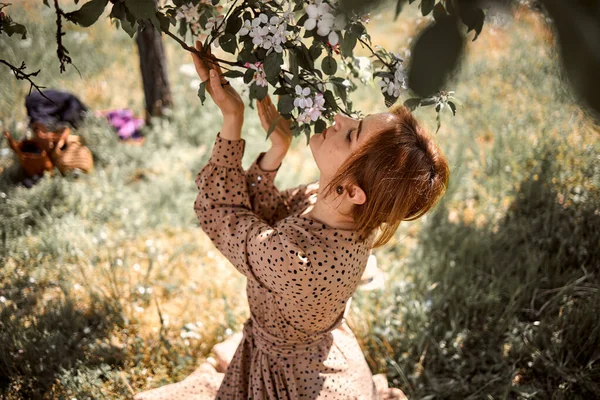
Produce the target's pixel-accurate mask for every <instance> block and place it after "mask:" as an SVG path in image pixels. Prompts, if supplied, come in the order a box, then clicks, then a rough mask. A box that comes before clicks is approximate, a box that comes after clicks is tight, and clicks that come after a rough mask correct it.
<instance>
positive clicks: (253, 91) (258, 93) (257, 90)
mask: <svg viewBox="0 0 600 400" xmlns="http://www.w3.org/2000/svg"><path fill="white" fill-rule="evenodd" d="M267 92H268V91H267V87H266V86H260V85H257V84H256V82H253V83H252V85H250V99H258V100H262V99H264V98H265V96H266V95H267Z"/></svg>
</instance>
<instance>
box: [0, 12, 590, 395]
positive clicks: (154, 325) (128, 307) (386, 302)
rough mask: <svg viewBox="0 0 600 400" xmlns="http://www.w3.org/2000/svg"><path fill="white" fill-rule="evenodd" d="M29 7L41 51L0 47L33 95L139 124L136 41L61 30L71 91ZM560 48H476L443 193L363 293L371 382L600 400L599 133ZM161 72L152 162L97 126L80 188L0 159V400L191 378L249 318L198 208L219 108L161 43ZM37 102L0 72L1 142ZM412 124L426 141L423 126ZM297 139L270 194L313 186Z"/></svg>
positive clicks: (257, 140) (530, 20)
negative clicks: (167, 90) (569, 79)
mask: <svg viewBox="0 0 600 400" xmlns="http://www.w3.org/2000/svg"><path fill="white" fill-rule="evenodd" d="M37 3H38V2H33V1H24V2H22V3H19V4H14V5H13V6H11V8H13V14H12V15H13V17H14V18H15V20H17V21H27V26H28V27H29V28H30V38H31V40H30V42H28V43H29V44H26V45H23V43H21V42H20V41H18V40H15V39H14V38H12V39H6V38H5V39H4V41H3V42H1V43H0V52H1V53H2V54H3V56H4V55H5V54H7V55H8V56H7V57H9V58H8V59H9V60H10V61H11V62H13V63H19V62H20V61H21V60H25V61H26V62H27V64H28V65H29V66H30V68H31V69H34V70H35V69H38V68H42V69H43V70H42V73H40V76H39V79H38V80H39V81H40V83H41V82H43V83H44V84H45V85H47V86H50V87H58V88H62V89H66V90H69V91H71V92H73V93H76V94H77V95H78V96H79V97H80V98H81V99H82V100H83V101H84V102H86V103H87V104H88V105H89V106H90V107H91V108H92V109H94V110H98V109H107V108H116V107H131V108H133V109H134V110H135V111H136V113H137V114H140V115H141V114H142V112H143V98H142V97H141V96H142V93H143V91H142V89H141V83H140V79H139V73H138V72H137V53H136V49H135V44H134V42H133V41H132V40H131V39H129V37H127V36H126V35H125V34H124V33H123V32H118V31H116V30H115V29H114V27H111V26H110V24H109V23H108V22H107V21H106V20H104V19H101V20H100V22H99V23H98V24H97V25H96V26H94V27H93V28H92V29H89V30H85V31H83V30H79V29H78V28H77V27H75V26H73V25H68V27H67V28H68V29H67V31H68V32H69V33H68V34H67V36H66V37H65V40H66V45H67V48H68V49H69V50H70V52H71V56H72V58H73V59H74V60H75V63H76V65H77V67H78V68H79V70H80V71H81V77H80V76H79V74H78V73H77V72H76V71H74V70H72V69H69V71H68V72H67V73H66V74H63V75H61V74H59V73H58V62H57V61H56V60H55V56H54V53H53V51H48V48H52V46H53V44H52V37H53V25H52V21H53V19H52V18H51V15H52V14H51V12H49V10H47V9H45V8H44V7H42V6H41V5H39V4H37ZM417 12H418V10H415V9H414V8H407V10H405V11H403V14H402V17H401V18H400V19H399V20H398V22H396V23H392V22H391V21H388V17H382V16H373V18H372V22H371V23H370V30H371V31H372V37H373V41H374V43H381V44H382V45H384V46H385V47H386V48H388V49H389V50H392V51H400V52H403V51H404V49H405V47H406V45H407V43H408V41H409V38H410V36H411V35H413V32H414V31H415V29H417V28H418V27H420V26H422V25H423V24H425V23H426V22H427V21H426V20H425V19H423V18H419V17H417ZM85 34H87V36H85ZM107 38H110V40H107ZM24 46H25V47H24ZM553 46H554V41H553V35H552V34H551V32H550V31H549V30H548V29H547V27H546V26H545V22H544V21H543V19H541V18H540V17H539V16H537V15H535V14H530V13H529V12H526V11H524V10H519V11H517V12H516V14H515V19H514V21H512V22H509V23H508V24H506V25H502V26H499V25H494V24H488V25H487V26H486V27H485V28H484V32H483V34H482V35H481V37H480V38H479V39H478V40H477V41H475V42H473V43H470V44H469V46H468V49H469V51H468V55H467V57H466V59H465V60H464V62H463V66H462V68H461V70H460V71H459V73H457V75H456V76H455V77H454V78H453V83H452V87H453V89H455V90H456V92H457V96H458V97H459V98H460V99H461V100H462V101H463V106H462V107H461V108H460V109H459V115H458V116H457V117H454V118H452V117H450V116H447V117H445V118H444V119H443V125H442V129H441V130H440V133H439V134H438V135H437V140H438V142H439V143H440V146H441V147H442V148H443V149H444V151H445V152H446V154H447V156H448V158H449V160H450V163H451V167H452V177H451V184H450V188H449V192H448V194H447V196H446V197H445V198H444V201H443V202H442V204H440V206H439V207H438V208H437V209H436V210H435V211H434V212H433V213H432V214H430V215H428V216H427V217H425V218H423V219H421V220H420V221H417V222H414V223H407V224H404V225H402V226H401V227H400V229H399V230H398V232H397V235H396V237H395V238H394V240H393V241H392V242H391V243H390V244H389V245H388V246H385V247H384V248H381V249H377V250H376V255H377V258H378V261H379V265H380V266H381V267H382V269H384V271H385V273H386V276H387V279H386V285H385V288H383V289H381V290H379V291H373V292H364V293H363V292H359V293H357V294H356V296H355V301H354V302H353V306H352V313H351V315H350V318H351V323H352V326H353V327H354V330H355V332H356V333H357V335H358V336H359V339H360V341H361V344H362V345H363V348H364V350H365V355H366V357H367V360H368V362H369V364H370V366H371V368H372V370H373V371H374V372H385V373H387V375H388V378H389V381H390V383H391V384H393V385H394V386H397V387H400V388H402V390H404V391H405V393H407V395H409V397H410V398H412V399H432V398H457V399H464V398H488V399H491V398H494V399H513V398H514V399H516V398H540V399H546V398H556V399H563V398H565V399H566V398H582V399H587V398H594V397H598V396H600V388H599V387H598V384H597V382H599V381H600V366H599V359H598V356H599V355H598V353H597V349H598V348H599V347H600V328H599V325H598V321H597V315H598V312H599V311H600V310H598V304H600V301H599V300H600V293H599V290H600V281H599V277H598V276H599V273H600V271H599V269H598V268H599V266H600V254H599V250H598V246H597V244H598V243H599V242H600V240H599V239H600V229H599V227H600V210H599V208H598V207H599V205H600V193H599V188H600V159H599V158H598V154H600V141H599V138H598V126H597V125H594V123H593V122H592V121H590V120H589V119H588V118H587V117H586V115H585V113H584V112H582V111H581V110H580V109H579V108H578V107H577V106H576V105H575V103H574V101H573V100H572V95H571V94H570V93H569V91H568V89H567V88H566V85H565V84H564V83H563V82H562V81H561V74H560V71H559V68H558V66H557V61H556V57H555V50H554V47H553ZM89 54H94V57H89V56H88V55H89ZM167 56H168V63H169V71H170V78H171V83H172V89H173V94H174V98H175V99H176V107H175V109H174V110H173V113H172V115H171V116H170V118H169V119H168V120H162V121H154V124H153V126H152V127H151V128H147V129H146V131H145V133H146V137H147V140H146V142H145V143H144V145H143V146H141V147H137V146H129V145H124V144H122V143H119V142H118V141H117V139H116V136H115V135H114V134H113V133H112V132H111V131H110V129H109V127H108V126H107V124H106V123H105V122H104V121H102V120H100V119H97V118H94V117H92V116H90V117H89V118H88V120H87V121H86V124H85V127H84V128H82V129H81V130H80V131H79V132H78V134H80V135H81V136H82V137H83V138H84V140H85V142H86V144H87V145H88V146H89V147H90V148H91V150H92V152H93V154H94V158H95V169H94V171H93V172H92V173H91V174H89V175H77V174H74V175H70V176H68V177H65V178H61V177H58V176H55V177H50V176H47V177H45V178H44V179H42V180H41V181H40V182H39V183H38V184H37V185H35V186H34V187H33V188H32V189H25V188H24V187H22V186H19V185H18V184H16V183H15V182H17V181H18V180H19V178H20V177H21V172H20V171H19V168H18V166H17V165H16V164H15V162H14V159H13V158H12V156H3V157H1V158H0V192H1V193H0V296H1V297H0V397H6V398H8V399H24V398H40V399H43V398H73V397H75V398H88V397H89V398H127V397H130V396H131V395H132V394H133V393H135V392H137V391H139V390H143V389H147V388H151V387H156V386H160V385H163V384H165V383H169V382H174V381H178V380H181V379H182V378H184V377H185V376H186V375H187V374H189V373H190V372H191V371H193V370H194V368H195V366H196V365H197V364H198V363H199V362H200V361H201V360H202V359H203V358H205V357H207V356H209V354H210V349H211V347H212V345H213V344H215V343H217V342H218V341H220V340H222V339H223V338H225V337H226V336H228V335H230V334H231V333H232V332H234V331H237V330H239V329H240V326H241V323H242V322H243V321H244V319H245V318H246V317H247V315H248V311H247V306H246V300H245V295H244V281H243V279H242V278H241V277H240V276H239V274H237V273H236V272H235V270H234V269H233V268H232V267H231V266H230V265H228V263H227V262H226V261H225V260H224V259H223V258H222V257H221V256H220V255H219V254H218V252H217V251H216V250H215V249H214V247H213V246H212V244H211V243H210V241H209V240H208V239H207V238H206V236H205V235H204V234H203V233H202V231H201V230H200V229H199V227H198V225H197V223H196V217H195V215H194V213H193V210H192V207H191V204H192V203H193V200H194V198H195V194H196V189H195V187H194V183H193V178H194V176H195V174H196V173H197V172H198V171H199V169H200V168H201V167H202V165H204V163H206V161H207V158H208V152H209V150H210V146H211V145H212V142H213V140H214V135H215V134H216V132H217V131H218V129H219V126H220V123H221V120H220V118H219V117H218V115H219V114H218V112H217V111H218V110H217V109H216V108H215V106H214V105H212V104H210V102H207V104H205V105H204V106H201V105H200V104H199V100H198V99H197V97H196V88H194V87H193V86H194V85H193V84H191V82H190V81H191V79H192V78H190V77H189V76H187V75H185V73H180V72H179V68H180V66H181V64H182V63H188V62H189V61H190V59H189V56H188V55H187V54H185V53H184V52H183V51H181V50H180V49H178V48H177V47H176V46H175V45H174V44H172V43H170V42H167ZM27 90H28V87H27V86H26V85H25V84H23V83H22V82H17V81H15V80H14V78H13V77H12V76H10V74H2V75H0V125H1V127H2V128H3V129H8V130H10V131H11V132H13V133H14V135H15V136H17V137H19V136H22V135H24V134H25V125H26V118H25V111H24V107H22V104H23V103H24V95H25V94H26V93H27ZM354 98H355V105H356V107H357V108H359V109H361V110H362V111H363V112H364V113H365V114H366V113H370V112H378V111H381V110H382V109H383V102H382V101H381V100H382V99H381V98H380V95H379V93H378V92H377V89H376V88H374V87H363V88H360V89H359V91H358V92H357V93H356V95H355V96H354ZM246 113H247V114H246V131H245V132H244V134H245V137H246V139H247V149H246V155H245V158H244V165H245V166H248V165H249V164H250V163H251V162H252V160H253V159H254V158H255V157H256V156H257V155H258V153H259V152H260V151H263V150H264V148H265V147H266V146H265V144H264V143H265V142H264V132H262V131H261V129H262V128H260V124H259V122H258V119H257V118H256V116H255V110H252V109H250V108H249V107H247V108H246ZM417 115H418V117H419V118H421V119H422V120H423V122H424V123H425V124H426V126H428V127H429V129H430V131H434V130H435V115H434V114H433V111H432V110H428V109H424V110H419V111H418V112H417ZM304 140H305V139H304V138H303V137H300V138H297V139H295V140H294V143H293V149H292V151H291V152H290V154H289V155H288V157H287V158H286V161H285V163H284V166H283V167H282V169H281V171H280V173H279V175H278V177H277V184H278V186H279V187H281V188H286V187H291V186H293V185H297V184H299V183H301V182H308V181H310V180H312V179H314V178H316V177H317V170H316V166H315V165H314V162H313V161H312V157H310V151H309V149H308V148H307V147H306V146H305V142H304ZM0 146H2V147H3V148H5V147H6V144H5V143H4V142H2V144H0Z"/></svg>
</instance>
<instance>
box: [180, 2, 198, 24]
mask: <svg viewBox="0 0 600 400" xmlns="http://www.w3.org/2000/svg"><path fill="white" fill-rule="evenodd" d="M177 18H178V19H183V20H185V22H187V23H190V24H192V23H194V22H197V21H198V20H199V19H200V15H199V14H198V7H196V6H195V5H193V4H192V3H189V4H184V5H182V6H181V7H179V9H178V10H177Z"/></svg>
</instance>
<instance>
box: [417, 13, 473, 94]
mask: <svg viewBox="0 0 600 400" xmlns="http://www.w3.org/2000/svg"><path fill="white" fill-rule="evenodd" d="M413 43H414V44H413V48H412V51H411V53H412V55H411V62H410V64H409V69H408V73H407V75H408V86H409V87H410V89H411V90H412V91H413V92H414V93H415V94H416V95H417V96H419V97H429V96H432V95H433V94H435V93H437V92H439V91H440V90H441V88H442V87H443V86H444V85H445V83H446V80H447V78H448V76H450V75H451V74H452V72H454V71H455V70H456V68H457V67H458V64H459V61H460V59H461V55H462V53H463V49H464V44H465V36H464V35H463V34H462V32H461V29H460V26H459V24H458V21H457V19H456V17H448V18H443V19H441V20H440V21H438V22H436V23H434V24H432V25H429V26H428V27H427V28H425V29H424V30H423V31H421V33H420V34H419V36H418V37H417V39H416V40H414V41H413Z"/></svg>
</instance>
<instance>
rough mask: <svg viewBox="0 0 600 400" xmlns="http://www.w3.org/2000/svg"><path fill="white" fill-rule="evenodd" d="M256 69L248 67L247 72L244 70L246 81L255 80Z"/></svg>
mask: <svg viewBox="0 0 600 400" xmlns="http://www.w3.org/2000/svg"><path fill="white" fill-rule="evenodd" d="M255 72H256V71H254V70H253V69H252V68H248V69H247V70H246V72H244V83H250V82H252V81H253V80H254V73H255Z"/></svg>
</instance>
